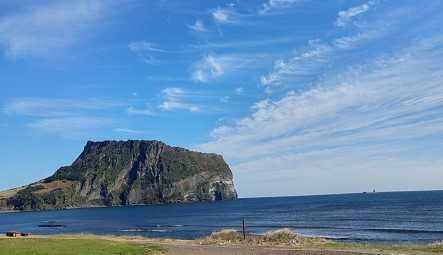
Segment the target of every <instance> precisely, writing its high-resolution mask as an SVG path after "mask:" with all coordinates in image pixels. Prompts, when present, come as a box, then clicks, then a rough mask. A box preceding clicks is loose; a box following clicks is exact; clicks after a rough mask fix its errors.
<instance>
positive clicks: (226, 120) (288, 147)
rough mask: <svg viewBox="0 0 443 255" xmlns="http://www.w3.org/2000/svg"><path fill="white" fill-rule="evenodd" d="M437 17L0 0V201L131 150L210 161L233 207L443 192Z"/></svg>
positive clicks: (441, 39)
mask: <svg viewBox="0 0 443 255" xmlns="http://www.w3.org/2000/svg"><path fill="white" fill-rule="evenodd" d="M441 20H443V3H442V2H441V1H415V0H410V1H408V0H399V1H384V0H371V1H367V0H365V1H358V0H352V1H351V0H347V1H345V0H338V1H336V0H327V1H310V0H237V1H236V0H232V1H224V0H214V1H207V0H199V1H180V0H158V1H143V0H121V1H120V0H113V1H100V0H72V1H67V0H57V1H55V0H54V1H52V0H46V1H34V0H22V1H20V2H17V1H8V0H3V1H0V139H1V143H0V155H1V157H0V190H6V189H9V188H14V187H17V186H22V185H26V184H29V183H31V182H34V181H37V180H40V179H43V178H45V177H48V176H50V175H51V174H53V173H54V172H55V171H56V170H57V169H58V168H59V167H61V166H66V165H70V164H71V163H72V162H73V161H74V160H75V159H76V158H77V156H78V155H79V154H80V153H81V152H82V150H83V147H84V145H85V144H86V142H87V141H88V140H92V141H102V140H128V139H144V140H161V141H163V142H165V143H166V144H168V145H172V146H179V147H185V148H188V149H192V150H197V151H202V152H213V153H218V154H222V155H223V157H224V159H225V160H226V162H227V163H228V164H229V166H230V168H231V169H232V171H233V174H234V183H235V186H236V188H237V191H238V194H239V196H240V197H263V196H299V195H316V194H336V193H353V192H363V191H372V190H373V189H375V190H377V191H403V190H441V189H443V182H442V181H441V180H443V26H442V25H441V22H440V21H441Z"/></svg>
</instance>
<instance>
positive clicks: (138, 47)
mask: <svg viewBox="0 0 443 255" xmlns="http://www.w3.org/2000/svg"><path fill="white" fill-rule="evenodd" d="M128 48H129V50H130V51H133V52H143V51H157V52H169V51H167V50H163V49H160V48H158V47H157V46H156V45H154V44H153V43H150V42H132V43H130V44H129V45H128Z"/></svg>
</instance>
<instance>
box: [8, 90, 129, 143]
mask: <svg viewBox="0 0 443 255" xmlns="http://www.w3.org/2000/svg"><path fill="white" fill-rule="evenodd" d="M121 106H123V104H122V103H116V102H114V101H110V100H102V99H84V100H74V99H64V98H18V99H14V100H12V101H11V102H9V103H8V104H7V105H6V106H4V107H3V112H5V113H6V114H8V115H10V116H12V117H13V116H14V115H21V116H27V117H30V118H26V119H30V120H27V123H25V125H26V127H28V128H30V129H33V130H35V131H37V132H41V133H54V134H61V135H62V136H67V137H71V136H73V135H74V134H78V133H81V132H87V131H90V130H93V129H97V128H101V127H105V126H107V125H109V124H110V123H112V119H110V118H108V117H102V116H103V112H106V111H111V110H114V109H117V108H119V107H121Z"/></svg>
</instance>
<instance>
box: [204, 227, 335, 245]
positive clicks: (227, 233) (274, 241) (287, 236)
mask: <svg viewBox="0 0 443 255" xmlns="http://www.w3.org/2000/svg"><path fill="white" fill-rule="evenodd" d="M197 242H198V243H201V244H226V243H233V244H255V245H308V244H309V245H310V244H325V243H331V242H332V241H330V240H327V239H324V238H315V237H305V236H301V235H298V234H294V233H293V232H292V231H291V230H290V229H288V228H284V229H279V230H275V231H270V232H267V233H265V234H263V235H247V236H246V239H243V235H242V233H240V232H239V231H237V230H235V229H224V230H221V231H218V232H213V233H212V234H211V235H210V236H207V237H204V238H202V239H199V240H197Z"/></svg>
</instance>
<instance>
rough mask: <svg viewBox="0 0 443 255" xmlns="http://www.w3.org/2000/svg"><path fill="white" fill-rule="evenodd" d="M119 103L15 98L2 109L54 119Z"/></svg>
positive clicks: (118, 104)
mask: <svg viewBox="0 0 443 255" xmlns="http://www.w3.org/2000/svg"><path fill="white" fill-rule="evenodd" d="M120 105H121V103H116V102H114V101H109V100H102V99H94V98H90V99H84V100H74V99H65V98H39V97H31V98H17V99H14V100H12V101H10V102H9V103H8V104H6V105H5V106H4V107H3V112H5V113H7V114H20V115H27V116H39V117H54V116H69V115H73V114H76V113H78V112H79V111H85V110H104V109H112V108H115V107H117V106H120Z"/></svg>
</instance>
